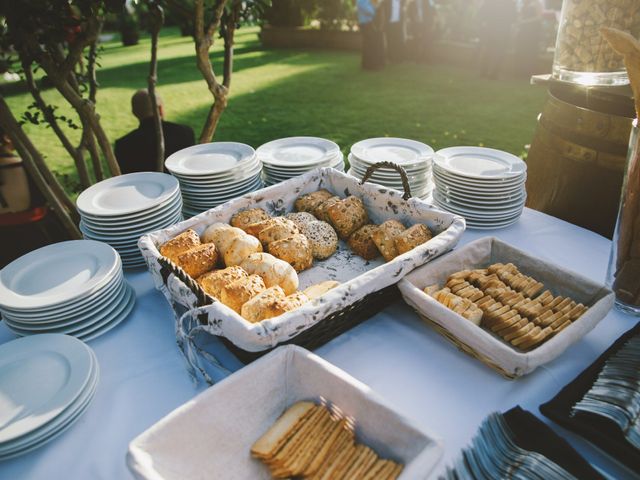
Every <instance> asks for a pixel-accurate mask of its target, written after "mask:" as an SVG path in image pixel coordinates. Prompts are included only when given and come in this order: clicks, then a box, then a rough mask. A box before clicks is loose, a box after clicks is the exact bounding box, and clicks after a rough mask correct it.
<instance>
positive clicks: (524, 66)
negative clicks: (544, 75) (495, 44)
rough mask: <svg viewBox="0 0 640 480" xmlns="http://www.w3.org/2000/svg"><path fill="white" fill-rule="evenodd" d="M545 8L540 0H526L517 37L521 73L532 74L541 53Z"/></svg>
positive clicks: (517, 59) (517, 54)
mask: <svg viewBox="0 0 640 480" xmlns="http://www.w3.org/2000/svg"><path fill="white" fill-rule="evenodd" d="M542 13H543V8H542V4H541V3H540V0H524V1H523V2H522V7H521V8H520V14H519V18H518V24H517V29H516V37H515V62H514V65H515V68H516V71H517V72H518V74H519V75H522V76H530V75H532V74H533V73H535V72H534V69H535V66H536V60H537V57H538V54H539V53H540V41H541V39H542V21H543V17H542Z"/></svg>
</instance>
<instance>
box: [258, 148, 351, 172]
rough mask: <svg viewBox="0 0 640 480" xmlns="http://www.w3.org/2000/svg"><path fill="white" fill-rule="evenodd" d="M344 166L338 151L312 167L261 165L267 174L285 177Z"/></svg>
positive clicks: (342, 157) (342, 156) (340, 153)
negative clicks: (318, 169) (317, 169)
mask: <svg viewBox="0 0 640 480" xmlns="http://www.w3.org/2000/svg"><path fill="white" fill-rule="evenodd" d="M341 163H342V164H344V155H342V152H340V151H338V152H337V153H336V154H335V155H334V156H332V157H329V158H327V159H326V160H324V161H322V162H320V163H317V164H313V165H303V166H297V165H287V166H281V165H272V164H269V163H265V164H263V169H264V171H265V172H267V173H275V174H280V175H287V174H298V175H301V174H303V173H306V172H308V171H310V170H314V169H316V168H324V167H332V168H335V167H337V166H339V165H340V164H341Z"/></svg>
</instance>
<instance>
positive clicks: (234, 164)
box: [164, 142, 262, 216]
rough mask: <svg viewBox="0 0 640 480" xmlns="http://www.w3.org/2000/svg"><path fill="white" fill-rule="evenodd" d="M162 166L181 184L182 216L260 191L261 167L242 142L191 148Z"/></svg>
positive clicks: (195, 213)
mask: <svg viewBox="0 0 640 480" xmlns="http://www.w3.org/2000/svg"><path fill="white" fill-rule="evenodd" d="M164 165H165V167H166V169H167V170H169V172H171V174H172V175H173V176H174V177H176V178H177V179H178V181H179V182H180V190H181V191H182V200H183V201H184V209H183V211H184V214H185V216H193V215H197V214H198V213H201V212H203V211H205V210H208V209H210V208H213V207H216V206H218V205H221V204H223V203H225V202H228V201H229V200H231V199H234V198H236V197H239V196H242V195H244V194H245V193H249V192H253V191H255V190H258V189H260V188H262V181H261V179H260V173H261V172H262V165H261V164H260V161H259V160H258V158H257V156H256V152H255V150H254V149H253V148H252V147H250V146H249V145H245V144H244V143H237V142H214V143H205V144H201V145H194V146H193V147H189V148H185V149H183V150H180V151H179V152H176V153H174V154H173V155H171V156H170V157H169V158H167V160H166V161H165V163H164Z"/></svg>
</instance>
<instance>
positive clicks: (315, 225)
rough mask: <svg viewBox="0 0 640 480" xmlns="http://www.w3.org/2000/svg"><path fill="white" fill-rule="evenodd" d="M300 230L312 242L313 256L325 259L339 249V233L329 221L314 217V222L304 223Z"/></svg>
mask: <svg viewBox="0 0 640 480" xmlns="http://www.w3.org/2000/svg"><path fill="white" fill-rule="evenodd" d="M300 231H301V232H302V234H303V235H304V236H305V237H307V240H309V242H310V243H311V254H312V255H313V258H317V259H318V260H324V259H326V258H329V257H330V256H331V255H333V254H334V253H335V251H336V250H337V249H338V234H337V233H336V231H335V230H334V229H333V227H332V226H331V225H329V224H328V223H327V222H322V221H320V220H315V217H314V220H313V222H309V223H307V224H305V225H303V226H302V227H301V229H300Z"/></svg>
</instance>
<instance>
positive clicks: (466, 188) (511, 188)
mask: <svg viewBox="0 0 640 480" xmlns="http://www.w3.org/2000/svg"><path fill="white" fill-rule="evenodd" d="M433 181H434V182H435V184H436V185H437V186H438V187H439V186H445V187H448V188H451V189H452V190H459V191H461V192H466V193H467V194H476V193H481V194H486V195H491V194H494V195H509V194H512V193H514V192H518V191H520V190H521V189H523V188H524V185H525V184H524V183H517V184H515V185H508V186H495V187H490V188H481V187H476V186H473V185H468V184H466V185H462V184H458V183H454V182H452V181H450V180H443V178H442V177H441V176H440V175H439V174H437V173H435V172H434V174H433Z"/></svg>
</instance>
